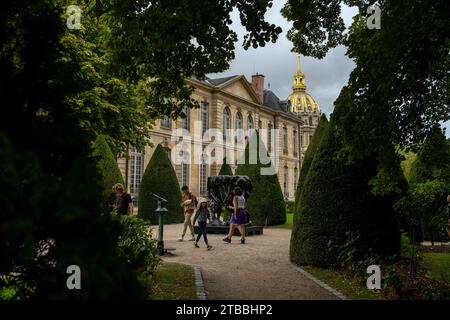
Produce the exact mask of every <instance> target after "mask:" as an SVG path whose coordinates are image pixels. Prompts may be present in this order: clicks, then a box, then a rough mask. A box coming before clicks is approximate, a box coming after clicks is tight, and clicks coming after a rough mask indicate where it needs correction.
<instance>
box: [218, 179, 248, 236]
mask: <svg viewBox="0 0 450 320" xmlns="http://www.w3.org/2000/svg"><path fill="white" fill-rule="evenodd" d="M246 205H247V201H246V200H245V198H244V195H243V193H242V189H241V188H239V187H236V188H235V189H234V197H233V206H232V207H231V206H230V207H229V208H230V209H233V216H232V217H231V222H230V231H229V233H228V236H226V237H225V238H224V239H223V241H225V242H228V243H230V242H231V238H232V237H233V234H234V228H235V227H236V226H237V227H238V229H239V232H240V233H241V243H242V244H244V243H245V224H246V223H247V221H246V220H247V218H246V214H245V207H246Z"/></svg>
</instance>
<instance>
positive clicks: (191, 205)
mask: <svg viewBox="0 0 450 320" xmlns="http://www.w3.org/2000/svg"><path fill="white" fill-rule="evenodd" d="M181 191H182V192H183V197H182V199H181V206H182V207H183V211H184V223H183V233H182V234H181V237H180V238H179V239H178V241H183V239H184V236H185V235H186V230H187V228H188V227H189V230H190V231H191V235H192V237H191V239H189V241H194V240H195V234H194V226H193V225H192V215H193V214H194V210H195V208H196V207H197V198H196V197H195V195H194V194H193V193H192V192H190V191H189V187H188V186H183V187H182V188H181Z"/></svg>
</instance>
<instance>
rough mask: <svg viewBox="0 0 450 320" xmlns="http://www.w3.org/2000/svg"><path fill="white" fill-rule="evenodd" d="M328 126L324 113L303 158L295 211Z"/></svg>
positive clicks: (296, 192)
mask: <svg viewBox="0 0 450 320" xmlns="http://www.w3.org/2000/svg"><path fill="white" fill-rule="evenodd" d="M327 126H328V119H327V117H326V115H325V114H323V115H322V116H321V117H320V120H319V123H318V124H317V128H316V130H315V131H314V135H313V138H312V140H311V142H310V144H309V146H308V149H307V150H306V153H305V157H304V158H303V162H302V167H301V169H300V176H299V177H298V183H297V190H295V204H294V212H295V211H296V208H297V206H298V203H299V201H298V200H299V198H300V194H301V192H302V190H303V189H304V188H303V186H304V184H305V180H306V177H307V175H308V171H309V167H310V166H311V163H312V161H313V159H314V156H315V154H316V152H317V149H318V146H319V143H320V141H321V140H322V137H323V135H324V132H325V131H326V128H327ZM294 219H295V216H294Z"/></svg>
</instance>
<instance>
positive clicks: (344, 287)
mask: <svg viewBox="0 0 450 320" xmlns="http://www.w3.org/2000/svg"><path fill="white" fill-rule="evenodd" d="M302 268H303V269H304V270H305V271H307V272H309V273H310V274H312V275H313V276H314V277H316V278H318V279H319V280H321V281H322V282H324V283H326V284H328V285H329V286H330V287H332V288H335V289H337V290H339V291H340V292H341V293H342V294H344V295H345V296H346V297H347V298H349V299H352V300H384V298H383V297H382V296H381V295H379V294H376V293H374V292H373V291H370V290H369V289H367V288H366V287H365V286H364V285H363V284H360V283H357V282H356V281H354V280H351V279H346V278H345V277H344V276H343V275H341V274H339V273H338V272H336V271H334V270H330V269H322V268H317V267H311V266H305V267H302Z"/></svg>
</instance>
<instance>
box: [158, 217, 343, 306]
mask: <svg viewBox="0 0 450 320" xmlns="http://www.w3.org/2000/svg"><path fill="white" fill-rule="evenodd" d="M181 230H182V225H181V224H176V225H165V226H164V243H165V246H166V247H175V248H176V251H174V252H173V254H167V255H166V256H165V257H164V258H163V260H164V261H168V262H180V263H186V264H192V265H198V266H200V267H201V270H202V275H203V280H204V285H205V291H206V295H207V298H208V299H211V300H220V299H223V300H229V299H265V300H269V299H270V300H277V299H295V300H303V299H308V300H310V299H337V298H336V297H335V296H334V295H332V294H331V293H329V292H328V291H326V290H324V289H322V288H321V287H319V286H318V285H317V284H316V283H314V282H313V281H312V280H310V279H308V278H306V277H305V276H303V275H302V274H301V273H299V272H298V271H297V270H295V269H294V268H293V267H292V266H291V265H290V263H289V241H290V236H291V231H290V230H287V229H281V228H266V229H264V235H256V236H250V237H247V242H246V244H245V245H241V244H240V242H239V238H238V237H234V238H233V242H232V243H231V244H227V243H225V242H223V241H222V238H223V235H214V234H210V235H208V239H209V242H210V244H211V245H212V246H213V249H212V250H211V251H207V250H206V248H205V244H204V242H203V240H200V242H199V245H200V248H195V247H194V244H193V242H192V241H186V240H185V241H183V242H178V241H177V238H178V236H179V234H180V232H181ZM153 233H154V235H155V237H156V236H157V228H156V227H153ZM188 238H189V237H186V238H185V239H188Z"/></svg>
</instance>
